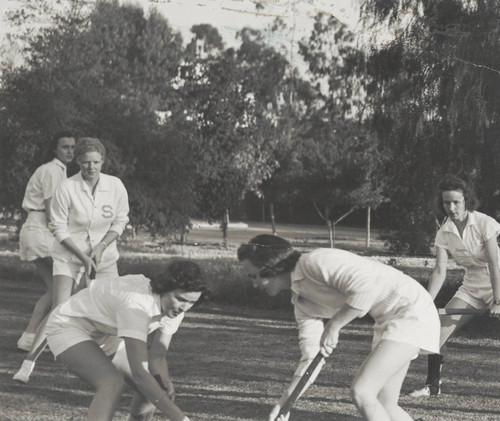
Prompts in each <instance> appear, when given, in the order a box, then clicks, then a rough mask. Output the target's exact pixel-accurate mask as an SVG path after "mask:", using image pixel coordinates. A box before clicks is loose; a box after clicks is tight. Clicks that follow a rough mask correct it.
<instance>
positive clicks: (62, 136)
mask: <svg viewBox="0 0 500 421" xmlns="http://www.w3.org/2000/svg"><path fill="white" fill-rule="evenodd" d="M47 149H48V150H49V149H50V154H51V155H50V156H51V158H52V160H51V161H49V162H47V163H45V164H43V165H41V166H40V167H38V168H37V169H36V171H35V172H34V173H33V175H32V176H31V177H30V179H29V182H28V185H27V186H26V190H25V192H24V198H23V203H22V207H23V209H24V211H25V212H26V213H27V218H26V221H25V222H24V224H23V226H22V227H21V232H20V234H19V256H20V258H21V260H25V261H28V262H32V263H34V265H35V268H36V273H37V275H38V276H39V277H40V278H41V280H42V281H43V283H44V284H45V287H46V292H45V294H43V295H42V296H41V297H40V298H39V299H38V301H37V303H36V304H35V308H34V309H33V313H32V314H31V318H30V321H29V322H28V325H27V326H26V329H25V330H24V332H23V334H22V335H21V337H20V338H19V340H18V341H17V347H18V348H19V349H22V350H25V351H29V350H30V349H31V346H32V345H33V341H34V340H35V333H36V329H37V328H38V326H39V325H40V323H41V322H42V321H43V319H44V318H45V316H47V314H48V313H49V311H50V309H51V306H52V257H51V251H52V247H53V245H54V242H55V238H54V236H53V235H52V233H51V232H50V230H49V226H48V224H49V222H50V220H51V215H50V204H51V202H52V197H53V196H54V193H55V191H56V190H57V188H58V187H59V185H60V184H61V183H62V182H63V181H64V180H65V179H66V178H67V165H68V164H69V163H70V162H71V161H72V160H73V150H74V149H75V137H74V136H73V134H72V133H71V132H68V131H61V132H58V133H56V134H55V135H54V136H53V137H52V140H51V142H50V148H47Z"/></svg>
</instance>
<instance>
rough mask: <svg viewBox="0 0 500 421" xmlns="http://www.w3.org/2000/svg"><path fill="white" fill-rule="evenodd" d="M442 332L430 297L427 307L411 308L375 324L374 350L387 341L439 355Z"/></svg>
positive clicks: (388, 316)
mask: <svg viewBox="0 0 500 421" xmlns="http://www.w3.org/2000/svg"><path fill="white" fill-rule="evenodd" d="M440 330H441V323H440V321H439V315H438V312H437V309H436V307H435V306H434V304H433V303H432V300H431V299H430V297H429V305H427V306H425V307H418V308H417V307H413V306H409V307H407V308H405V309H404V310H402V309H400V310H399V311H397V312H396V313H394V314H392V315H387V316H386V317H384V320H381V321H380V323H375V326H374V332H373V342H372V348H374V347H375V346H376V345H377V344H378V343H379V342H380V341H381V340H384V339H385V340H391V341H395V342H403V343H406V344H410V345H414V346H416V347H417V348H420V350H421V351H422V352H423V353H426V354H428V353H430V354H438V353H439V336H440Z"/></svg>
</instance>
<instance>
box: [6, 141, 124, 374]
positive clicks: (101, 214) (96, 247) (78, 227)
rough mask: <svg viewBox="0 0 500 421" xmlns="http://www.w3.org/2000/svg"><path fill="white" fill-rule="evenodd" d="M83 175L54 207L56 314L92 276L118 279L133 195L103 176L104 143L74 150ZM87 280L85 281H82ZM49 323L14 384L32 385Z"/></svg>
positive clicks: (62, 189)
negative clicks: (122, 239) (122, 237)
mask: <svg viewBox="0 0 500 421" xmlns="http://www.w3.org/2000/svg"><path fill="white" fill-rule="evenodd" d="M74 155H75V160H76V163H77V164H78V166H79V167H80V172H78V173H77V174H75V175H74V176H72V177H70V178H68V179H66V180H64V181H63V182H62V183H61V184H60V186H59V188H58V189H57V190H56V192H55V194H54V197H53V199H52V202H51V206H50V215H51V220H50V223H49V228H50V230H51V231H52V233H53V234H54V237H55V238H56V240H57V241H56V242H55V245H54V247H53V249H52V260H53V267H52V276H53V289H52V309H54V308H55V307H56V306H57V305H58V304H60V303H62V302H64V301H66V300H67V299H68V298H69V297H70V296H71V294H73V293H74V292H75V291H76V290H78V289H79V288H82V287H85V283H86V282H85V281H88V280H89V277H90V275H91V274H94V273H95V275H93V276H95V278H96V279H99V278H107V277H112V276H117V275H118V267H117V261H118V258H119V253H118V248H117V245H116V240H117V238H118V237H119V236H120V235H121V234H122V232H123V230H124V229H125V226H126V224H127V223H128V212H129V205H128V195H127V190H126V189H125V186H124V185H123V183H122V182H121V180H120V179H119V178H117V177H114V176H111V175H107V174H103V173H102V172H101V169H102V166H103V164H104V160H105V158H106V149H105V147H104V145H103V144H102V143H101V141H100V140H99V139H96V138H91V137H83V138H80V139H78V141H77V142H76V146H75V150H74ZM84 279H85V281H83V280H84ZM45 322H46V320H44V321H43V322H42V323H40V325H39V326H38V329H37V332H36V335H35V338H34V341H33V344H32V346H31V349H30V350H29V352H28V354H27V356H26V358H25V360H24V361H23V363H22V365H21V367H20V369H19V370H18V371H17V373H16V374H15V375H14V377H13V378H14V380H17V381H20V382H23V383H27V382H28V381H29V377H30V375H31V372H32V371H33V368H34V367H35V361H36V360H37V358H38V357H39V356H40V354H41V353H42V351H43V349H44V348H45V346H46V342H45Z"/></svg>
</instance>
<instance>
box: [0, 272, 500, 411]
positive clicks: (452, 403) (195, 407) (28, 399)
mask: <svg viewBox="0 0 500 421" xmlns="http://www.w3.org/2000/svg"><path fill="white" fill-rule="evenodd" d="M0 290H1V291H2V294H0V323H1V325H0V415H1V416H0V419H15V420H30V421H31V420H33V419H37V420H38V419H39V420H50V421H53V420H56V419H75V420H76V419H78V418H60V417H59V414H67V413H75V414H76V413H78V414H84V413H85V411H86V408H87V407H88V405H89V403H90V401H91V399H92V396H93V391H92V389H91V388H90V387H89V386H87V385H86V384H85V383H83V382H82V381H80V380H79V379H77V378H75V377H73V376H72V375H70V374H69V373H68V371H67V370H66V369H65V368H64V367H63V366H62V365H61V364H60V363H58V362H54V361H53V359H52V357H51V355H50V354H43V355H42V357H41V358H40V360H39V363H37V367H36V368H35V372H34V374H33V376H32V379H31V380H30V383H29V384H28V385H20V384H17V383H16V382H14V381H13V380H12V378H11V377H12V375H13V374H14V372H15V371H16V370H17V368H18V367H19V365H20V364H21V362H22V359H23V357H24V354H23V353H22V352H18V351H16V350H15V346H16V341H17V338H18V336H19V335H20V333H21V332H22V330H23V328H24V327H25V325H26V323H27V321H28V318H29V315H30V312H31V309H32V308H33V305H34V303H35V302H36V299H37V298H38V297H39V296H40V293H41V292H42V290H43V288H42V286H41V285H40V284H39V283H38V282H24V281H14V280H5V279H4V280H2V279H0ZM490 322H497V321H496V320H495V321H493V320H487V323H486V322H485V321H484V320H483V321H482V320H481V318H479V319H478V323H479V325H472V326H483V328H482V329H478V330H477V331H474V332H468V331H465V333H466V334H467V335H466V336H464V337H458V338H456V339H454V340H453V341H452V343H450V347H449V348H450V349H449V356H448V357H447V358H448V359H447V363H446V365H445V368H444V370H445V373H444V376H445V381H446V382H447V383H445V384H444V385H443V391H444V395H442V397H440V399H438V400H436V401H432V402H431V401H429V400H414V399H409V398H407V397H402V398H401V402H402V406H403V407H405V408H409V409H410V410H411V411H413V412H417V413H419V416H423V414H425V415H426V419H427V415H428V419H429V420H432V421H435V420H439V421H456V420H457V419H460V421H463V420H466V421H469V420H478V419H481V420H485V421H486V420H488V421H489V420H490V419H491V420H493V419H496V418H498V417H499V415H500V409H499V408H500V393H499V386H498V375H499V371H498V370H499V368H498V349H499V348H500V346H499V345H500V343H499V341H498V340H497V339H496V336H493V338H491V337H487V338H484V337H482V336H481V335H483V334H484V333H485V330H483V329H487V330H489V329H493V327H495V324H494V323H490ZM496 327H497V328H498V326H496ZM371 330H372V329H371V322H370V321H369V320H367V319H364V320H360V321H356V322H353V323H351V324H350V325H349V326H347V327H345V328H344V329H343V330H342V332H341V335H340V342H339V346H338V348H337V350H336V351H335V353H334V355H333V356H332V357H330V358H329V359H328V360H327V364H325V366H324V368H323V370H322V372H321V373H320V375H319V377H318V379H317V381H316V383H315V385H314V386H313V387H311V388H310V389H309V390H308V391H307V392H306V394H304V396H303V397H302V398H301V399H300V400H299V401H298V402H297V404H296V406H295V408H294V409H293V412H292V417H291V420H295V421H326V420H328V421H330V420H332V419H334V420H337V421H353V420H358V419H359V416H356V411H355V408H354V406H353V405H352V403H351V401H350V399H349V396H348V391H349V386H350V384H351V382H352V380H353V378H354V376H355V374H356V372H357V370H358V367H359V366H360V365H361V364H362V362H363V360H364V358H365V357H366V355H367V354H368V353H369V351H370V344H371V334H372V332H371ZM486 332H487V331H486ZM469 336H470V337H469ZM299 358H300V351H299V348H298V343H297V330H296V327H295V323H294V320H293V315H292V313H291V312H290V311H289V310H287V309H278V310H270V309H255V308H251V307H250V306H243V307H241V308H240V307H237V306H234V305H226V304H220V303H212V302H205V303H203V304H202V305H201V306H199V307H196V308H195V309H193V311H192V312H190V313H188V314H187V315H186V318H185V321H184V323H183V324H182V326H181V328H180V329H179V332H178V333H177V334H176V335H175V337H174V338H173V341H172V344H171V348H170V351H169V357H168V360H169V368H170V372H171V376H172V380H173V382H174V384H175V385H176V388H177V393H178V398H177V402H178V403H179V405H180V406H181V408H184V409H185V410H186V412H187V413H188V414H190V416H191V419H192V420H193V421H235V420H244V421H257V420H263V419H266V416H267V414H268V412H269V411H270V409H271V407H272V404H273V403H274V402H275V401H276V400H277V399H278V397H279V396H280V395H281V393H282V390H283V389H284V387H285V385H286V384H287V383H288V382H289V381H290V379H291V377H292V375H293V372H294V370H295V367H296V364H297V362H298V360H299ZM425 369H426V358H419V359H418V361H416V362H414V363H412V365H411V366H410V371H409V375H408V377H407V379H406V381H405V389H412V388H415V387H416V386H418V385H419V384H420V382H422V381H424V378H425ZM130 397H131V391H130V389H128V388H127V389H126V390H125V392H124V394H123V396H122V399H121V401H120V407H119V413H120V414H122V415H123V417H122V418H119V417H120V415H119V414H118V415H117V418H116V419H124V417H125V415H124V414H126V411H127V407H128V404H129V400H130ZM5 411H8V412H5ZM413 412H412V413H413ZM457 413H461V414H463V416H457ZM34 414H36V416H37V417H36V418H34ZM54 414H58V415H57V417H56V416H55V415H54ZM4 415H5V416H4ZM2 416H3V417H4V418H2ZM78 416H80V415H78ZM487 416H490V418H487ZM75 417H76V415H75ZM158 419H161V418H158Z"/></svg>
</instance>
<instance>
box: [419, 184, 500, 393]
mask: <svg viewBox="0 0 500 421" xmlns="http://www.w3.org/2000/svg"><path fill="white" fill-rule="evenodd" d="M435 204H436V211H437V213H438V214H439V216H441V217H443V216H445V217H446V220H445V221H444V223H443V224H442V225H441V227H440V228H439V231H438V232H437V234H436V239H435V242H434V244H435V247H436V263H435V266H434V271H433V272H432V275H431V278H430V281H429V286H428V290H429V293H430V294H431V296H432V298H433V299H435V298H436V296H437V294H438V293H439V291H440V290H441V288H442V286H443V284H444V281H445V279H446V270H447V263H448V253H449V254H450V255H451V257H452V258H453V259H454V260H455V262H456V263H457V264H458V265H460V266H462V267H464V268H465V276H464V280H463V283H462V285H461V286H460V288H459V289H458V291H457V292H456V293H455V295H454V296H453V298H452V299H451V300H450V301H449V302H448V304H447V305H446V308H448V309H478V310H486V309H489V310H490V314H491V315H500V267H499V265H500V260H499V257H498V256H499V249H498V244H497V237H498V235H499V234H500V224H499V223H498V222H497V221H496V220H495V219H493V218H491V217H490V216H488V215H485V214H484V213H481V212H477V211H476V210H475V209H476V208H477V205H478V203H477V199H476V196H475V195H474V192H473V190H472V188H471V187H470V186H469V184H468V183H466V182H465V181H464V180H462V179H460V178H458V177H456V176H453V175H447V176H445V177H444V178H443V179H441V180H440V181H439V183H438V185H437V193H436V199H435ZM473 317H474V316H472V315H465V314H464V315H454V316H441V341H440V347H443V346H444V345H445V344H446V342H447V340H448V339H449V338H450V337H451V336H452V335H453V334H454V333H456V332H457V330H458V329H460V328H461V327H462V326H463V325H464V324H466V323H467V322H468V321H469V320H471V319H472V318H473ZM442 363H443V356H442V355H441V354H434V355H429V356H428V372H427V380H426V385H425V387H424V388H422V389H419V390H416V391H414V392H412V393H411V396H413V397H419V396H430V395H438V394H440V392H441V390H440V389H441V387H440V378H441V366H442Z"/></svg>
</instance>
